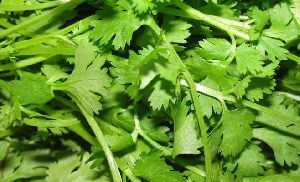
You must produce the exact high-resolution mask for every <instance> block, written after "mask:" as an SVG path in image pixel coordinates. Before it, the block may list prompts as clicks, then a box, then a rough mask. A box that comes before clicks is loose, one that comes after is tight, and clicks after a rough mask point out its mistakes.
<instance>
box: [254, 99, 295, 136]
mask: <svg viewBox="0 0 300 182" xmlns="http://www.w3.org/2000/svg"><path fill="white" fill-rule="evenodd" d="M267 101H268V102H269V103H270V105H267V107H268V108H270V109H272V110H274V111H276V112H278V113H281V114H283V115H286V116H290V118H295V119H297V118H298V119H300V117H299V109H298V108H297V106H296V105H292V104H291V105H288V106H285V105H284V104H283V103H282V102H283V101H284V96H282V95H278V94H273V95H272V96H270V97H269V98H268V99H267ZM255 121H256V122H259V123H261V124H264V125H266V126H270V127H273V128H276V129H278V130H280V131H282V132H287V133H289V134H291V135H297V136H300V126H299V125H296V124H291V123H289V122H286V121H283V120H281V119H278V118H276V117H274V116H271V115H268V114H265V113H259V115H258V116H257V117H256V119H255Z"/></svg>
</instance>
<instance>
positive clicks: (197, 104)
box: [183, 72, 212, 182]
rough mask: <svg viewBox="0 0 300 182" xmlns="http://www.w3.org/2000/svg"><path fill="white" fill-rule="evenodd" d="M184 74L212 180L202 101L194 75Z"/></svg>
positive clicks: (206, 166)
mask: <svg viewBox="0 0 300 182" xmlns="http://www.w3.org/2000/svg"><path fill="white" fill-rule="evenodd" d="M183 74H184V76H185V78H186V79H187V82H188V84H189V86H190V92H191V95H192V100H193V105H194V107H195V111H196V116H197V120H198V123H199V127H200V131H201V137H202V143H203V148H204V160H205V170H206V181H207V182H209V181H211V180H212V164H211V156H210V147H209V144H208V137H207V133H206V124H205V122H204V119H203V115H202V109H201V103H200V100H199V98H198V94H197V91H196V86H195V82H194V80H193V77H192V75H191V74H190V73H189V72H184V73H183Z"/></svg>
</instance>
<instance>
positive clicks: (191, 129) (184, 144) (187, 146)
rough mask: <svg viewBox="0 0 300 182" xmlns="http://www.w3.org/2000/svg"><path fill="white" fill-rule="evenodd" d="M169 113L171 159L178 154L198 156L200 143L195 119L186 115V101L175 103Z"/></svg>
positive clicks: (187, 108) (191, 115)
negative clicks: (171, 145)
mask: <svg viewBox="0 0 300 182" xmlns="http://www.w3.org/2000/svg"><path fill="white" fill-rule="evenodd" d="M171 111H172V112H171V113H172V118H173V121H174V144H173V150H172V156H173V158H174V157H176V156H177V155H179V154H199V153H200V152H199V150H198V148H200V147H201V146H202V143H201V141H200V140H199V138H198V132H197V130H196V122H195V117H194V115H193V114H192V113H190V114H188V112H189V106H188V105H187V101H186V99H183V101H182V103H176V104H175V105H174V106H173V107H172V110H171Z"/></svg>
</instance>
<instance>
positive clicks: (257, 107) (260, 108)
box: [180, 80, 300, 125]
mask: <svg viewBox="0 0 300 182" xmlns="http://www.w3.org/2000/svg"><path fill="white" fill-rule="evenodd" d="M180 84H181V85H183V86H186V87H188V86H189V85H188V84H187V82H186V81H185V80H181V81H180ZM195 87H196V90H197V91H198V92H201V93H203V94H206V95H209V96H212V97H215V98H217V99H219V100H226V101H230V102H235V103H237V102H239V103H241V104H242V105H244V106H246V107H249V108H252V109H254V110H257V111H259V112H263V113H265V114H268V115H270V116H273V117H276V118H279V119H281V120H282V121H285V122H289V123H291V124H298V125H299V124H300V120H299V119H295V118H291V117H289V116H286V115H283V114H281V113H279V112H277V111H274V110H272V109H269V108H267V107H265V106H261V105H259V104H256V103H253V102H250V101H248V100H245V99H240V100H237V99H236V98H235V97H234V96H231V95H223V94H222V93H221V92H219V91H216V90H213V89H211V88H208V87H206V86H203V85H201V84H198V83H196V84H195Z"/></svg>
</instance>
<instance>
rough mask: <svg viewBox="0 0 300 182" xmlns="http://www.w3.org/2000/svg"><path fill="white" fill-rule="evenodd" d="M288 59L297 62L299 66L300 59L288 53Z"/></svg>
mask: <svg viewBox="0 0 300 182" xmlns="http://www.w3.org/2000/svg"><path fill="white" fill-rule="evenodd" d="M288 58H289V59H290V60H292V61H295V62H297V63H298V64H300V57H299V56H296V55H295V54H292V53H289V55H288Z"/></svg>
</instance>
